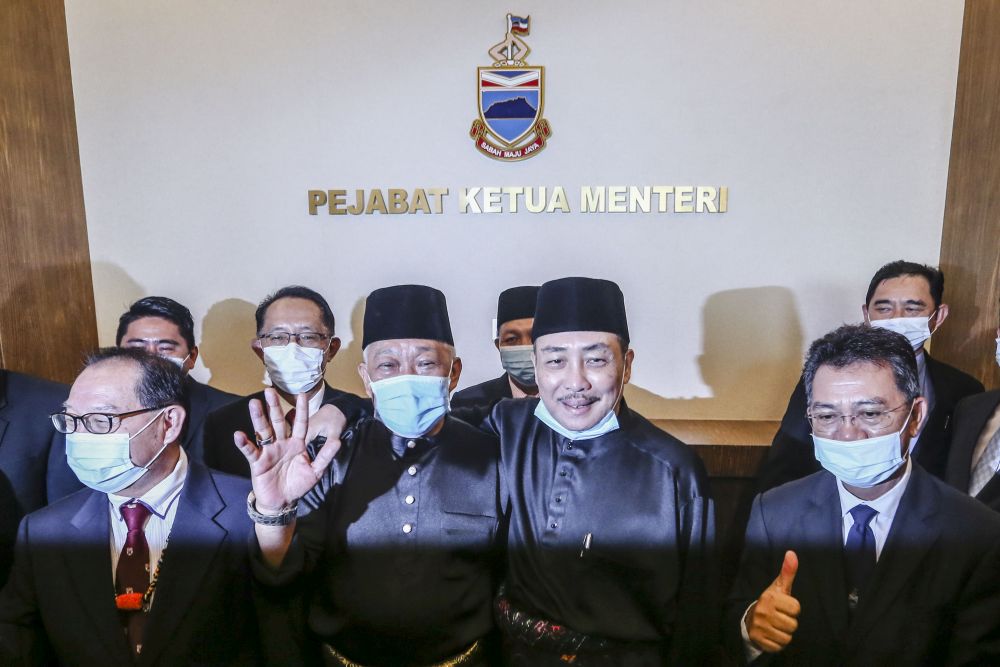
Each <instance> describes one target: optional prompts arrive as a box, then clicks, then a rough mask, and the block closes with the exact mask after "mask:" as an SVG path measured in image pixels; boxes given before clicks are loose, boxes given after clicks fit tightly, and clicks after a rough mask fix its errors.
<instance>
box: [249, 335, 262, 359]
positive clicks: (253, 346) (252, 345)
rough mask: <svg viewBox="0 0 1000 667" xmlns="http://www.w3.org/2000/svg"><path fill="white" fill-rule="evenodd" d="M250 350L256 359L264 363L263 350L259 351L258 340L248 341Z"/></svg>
mask: <svg viewBox="0 0 1000 667" xmlns="http://www.w3.org/2000/svg"><path fill="white" fill-rule="evenodd" d="M250 349H251V350H252V351H253V353H254V354H256V355H257V358H258V359H260V360H261V361H264V350H263V349H261V347H260V339H259V338H254V339H253V340H251V341H250Z"/></svg>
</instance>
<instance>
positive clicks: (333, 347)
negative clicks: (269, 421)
mask: <svg viewBox="0 0 1000 667" xmlns="http://www.w3.org/2000/svg"><path fill="white" fill-rule="evenodd" d="M254 316H255V318H256V323H257V337H256V338H254V340H253V341H251V344H250V347H251V349H252V350H253V352H254V354H256V355H257V357H258V358H260V360H261V361H262V362H263V363H264V368H265V369H266V371H267V376H268V378H269V381H270V383H271V384H272V385H273V386H274V388H275V390H276V392H277V395H278V398H279V401H280V403H281V406H282V408H283V413H284V414H286V415H287V414H288V413H289V411H290V410H292V408H293V407H294V406H295V398H296V396H297V395H298V394H305V395H306V398H307V400H308V406H309V416H310V417H311V416H312V415H314V414H315V413H316V411H317V410H319V409H320V407H321V406H322V405H323V404H324V403H328V402H330V401H332V400H333V399H334V398H337V397H339V396H353V395H352V394H346V393H345V392H343V391H340V390H339V389H334V388H333V387H331V386H330V385H328V384H327V383H326V382H325V381H324V380H323V373H324V371H325V370H326V365H327V364H328V363H329V362H330V360H331V359H333V357H334V356H335V355H336V354H337V351H338V350H339V349H340V339H339V338H337V336H336V335H334V331H335V324H336V321H335V319H334V316H333V310H331V308H330V304H328V303H327V301H326V299H324V298H323V297H322V296H321V295H320V294H319V293H317V292H315V291H313V290H311V289H309V288H308V287H302V286H299V285H292V286H289V287H283V288H281V289H280V290H278V291H277V292H275V293H274V294H271V295H269V296H268V297H267V298H266V299H264V300H263V301H261V302H260V305H259V306H257V312H256V313H255V315H254ZM354 398H355V399H356V400H357V401H358V402H359V403H360V402H361V400H362V399H360V398H358V397H354ZM254 399H256V400H257V401H259V402H260V403H261V404H262V403H263V402H264V392H263V391H260V392H258V393H256V394H252V395H250V396H246V397H244V398H242V399H240V400H237V401H235V402H233V403H230V404H228V405H226V406H224V407H222V408H220V409H218V410H215V411H214V412H212V413H210V414H209V415H208V418H207V419H206V420H205V440H204V448H203V453H202V455H203V460H204V461H205V464H206V465H208V466H209V467H210V468H214V469H216V470H221V471H223V472H228V473H230V474H233V475H239V476H241V477H250V465H249V464H248V463H247V461H246V459H245V458H244V457H243V455H242V454H241V453H240V451H239V450H238V449H237V448H236V447H235V446H234V445H233V434H234V433H237V432H240V433H248V434H252V433H254V428H253V422H252V421H251V419H250V406H251V402H252V401H253V400H254ZM291 419H294V416H293V417H292V418H290V421H291Z"/></svg>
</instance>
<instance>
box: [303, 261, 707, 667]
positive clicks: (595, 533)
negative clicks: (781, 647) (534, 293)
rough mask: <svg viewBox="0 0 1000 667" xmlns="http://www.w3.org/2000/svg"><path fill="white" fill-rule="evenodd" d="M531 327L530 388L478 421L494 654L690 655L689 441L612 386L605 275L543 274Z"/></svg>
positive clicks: (336, 425) (628, 658)
mask: <svg viewBox="0 0 1000 667" xmlns="http://www.w3.org/2000/svg"><path fill="white" fill-rule="evenodd" d="M532 338H533V341H534V343H533V344H534V359H535V364H534V365H535V369H536V380H537V384H538V398H525V399H522V400H517V401H500V402H499V403H497V404H496V405H495V406H494V407H493V409H492V410H491V411H490V412H489V414H488V416H487V417H486V418H485V420H484V421H483V423H482V428H484V429H486V430H487V431H489V432H491V433H494V434H496V435H498V436H499V438H500V451H501V472H502V486H503V488H504V489H505V490H506V494H505V496H504V497H505V498H506V502H505V508H506V515H507V522H508V525H507V530H506V555H507V559H506V570H505V584H504V587H503V591H502V593H501V594H500V595H499V597H498V598H497V600H496V606H495V614H496V617H497V621H498V624H499V626H500V630H501V632H502V634H503V641H504V661H505V664H507V665H517V666H524V667H547V666H549V665H551V666H553V667H555V666H562V665H565V664H567V663H572V664H574V665H577V666H579V667H595V666H600V667H604V666H608V667H611V666H614V667H639V666H641V667H646V666H650V667H652V666H654V665H656V666H659V665H664V664H669V665H674V664H676V665H689V664H700V663H702V662H704V661H705V660H706V654H707V653H708V652H709V651H710V650H711V647H712V646H713V644H714V638H715V633H714V629H715V628H716V627H717V617H716V613H715V612H716V602H715V601H716V597H715V594H714V591H713V585H712V582H713V575H714V545H713V540H714V530H715V529H714V507H713V503H712V500H711V497H710V495H709V491H708V481H707V477H706V474H705V469H704V466H703V465H702V463H701V461H700V459H698V457H697V455H696V454H695V453H694V452H693V451H692V450H691V449H689V448H688V447H687V446H686V445H684V443H682V442H680V441H679V440H677V439H675V438H673V437H672V436H670V435H668V434H667V433H664V432H663V431H661V430H659V429H657V428H656V427H655V426H653V425H652V424H651V423H650V422H648V421H647V420H646V419H644V418H643V417H642V416H640V415H639V414H637V413H635V412H633V411H632V410H631V409H629V408H628V407H627V406H626V405H625V402H624V400H623V398H622V393H623V389H624V386H625V384H626V383H627V382H628V380H629V377H630V375H631V367H632V359H633V357H634V352H633V351H632V350H631V348H630V347H629V332H628V323H627V318H626V314H625V302H624V296H623V295H622V292H621V289H620V288H619V287H618V285H616V284H615V283H613V282H611V281H608V280H597V279H592V278H563V279H560V280H553V281H550V282H547V283H545V284H544V285H542V287H541V289H540V290H539V293H538V302H537V308H536V311H535V320H534V326H533V330H532ZM334 404H335V405H336V402H335V403H334ZM324 411H329V414H324ZM336 412H337V411H336V408H335V407H334V406H325V407H324V408H323V410H322V411H321V413H320V414H321V418H324V419H325V418H326V417H328V416H329V417H331V419H330V423H329V424H326V425H324V427H323V428H324V429H325V430H326V432H327V433H329V434H330V436H331V437H335V436H336V434H337V433H339V432H341V431H342V429H343V426H344V423H345V415H343V414H339V413H336ZM455 414H456V416H459V417H461V418H465V419H470V420H478V419H479V417H480V416H481V415H480V413H479V412H478V411H476V410H461V411H459V410H456V411H455ZM347 417H348V418H350V415H347Z"/></svg>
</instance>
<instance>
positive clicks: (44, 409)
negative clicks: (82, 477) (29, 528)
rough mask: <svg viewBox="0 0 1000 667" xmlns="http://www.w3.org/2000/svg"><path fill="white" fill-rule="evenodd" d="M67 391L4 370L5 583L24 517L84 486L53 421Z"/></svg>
mask: <svg viewBox="0 0 1000 667" xmlns="http://www.w3.org/2000/svg"><path fill="white" fill-rule="evenodd" d="M67 395H69V387H67V386H66V385H63V384H57V383H55V382H49V381H48V380H42V379H40V378H35V377H31V376H30V375H23V374H21V373H15V372H13V371H5V370H3V369H0V586H3V583H4V582H5V581H6V580H7V573H8V571H9V570H10V565H11V559H12V557H13V548H14V538H15V537H16V535H17V524H18V523H19V522H20V521H21V517H23V516H24V515H25V514H27V513H29V512H34V511H35V510H37V509H39V508H41V507H45V505H47V504H48V503H50V502H52V501H53V500H57V499H59V498H62V497H63V496H65V495H67V494H69V493H72V492H74V491H77V490H79V489H80V488H81V487H82V485H81V484H80V482H79V481H78V480H77V479H76V476H75V475H74V474H73V471H72V470H70V468H69V466H68V465H67V464H66V440H65V436H63V435H62V434H60V433H58V432H57V431H56V430H55V429H54V428H53V427H52V422H51V421H49V415H50V414H52V413H53V412H58V411H59V410H60V409H61V408H62V403H63V401H65V400H66V397H67Z"/></svg>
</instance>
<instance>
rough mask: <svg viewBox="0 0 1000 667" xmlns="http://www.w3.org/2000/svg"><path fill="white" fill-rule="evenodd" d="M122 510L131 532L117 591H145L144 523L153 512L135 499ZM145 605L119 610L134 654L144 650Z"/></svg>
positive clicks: (121, 558)
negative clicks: (133, 608)
mask: <svg viewBox="0 0 1000 667" xmlns="http://www.w3.org/2000/svg"><path fill="white" fill-rule="evenodd" d="M120 510H121V514H122V518H123V519H124V520H125V525H126V526H128V534H127V535H126V536H125V544H124V545H123V546H122V552H121V554H120V555H119V557H118V567H117V568H116V569H115V593H117V594H118V595H128V594H132V595H134V594H139V595H144V594H145V593H146V589H147V588H148V587H149V544H148V543H147V542H146V533H145V532H144V531H143V527H144V526H145V525H146V519H147V518H148V517H149V514H150V512H149V508H148V507H146V506H145V505H143V504H142V503H140V502H135V501H133V502H130V503H124V504H123V505H122V506H121V508H120ZM143 607H144V605H143V606H142V607H140V608H139V609H135V610H127V611H126V610H122V611H119V616H120V618H121V622H122V627H123V628H124V629H125V638H126V640H128V643H129V646H130V647H131V649H132V653H133V656H138V655H139V653H141V652H142V626H143V624H145V622H146V610H145V609H144V608H143Z"/></svg>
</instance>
